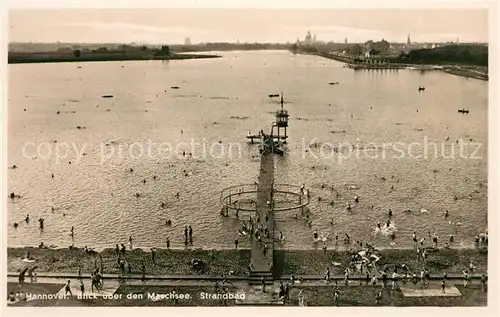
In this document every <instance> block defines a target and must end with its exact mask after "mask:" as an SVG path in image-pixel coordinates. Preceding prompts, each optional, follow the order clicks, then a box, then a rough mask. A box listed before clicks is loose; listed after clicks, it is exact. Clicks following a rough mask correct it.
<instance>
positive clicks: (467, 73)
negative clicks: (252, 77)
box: [298, 53, 489, 81]
mask: <svg viewBox="0 0 500 317" xmlns="http://www.w3.org/2000/svg"><path fill="white" fill-rule="evenodd" d="M298 54H304V55H316V56H320V57H323V58H327V59H332V60H335V61H338V62H342V63H345V64H346V65H347V66H350V65H353V64H352V61H351V59H350V58H348V57H342V56H337V55H334V54H328V53H298ZM420 66H423V67H434V66H440V67H442V68H440V69H429V70H425V69H424V70H421V71H442V72H445V73H447V74H450V75H456V76H460V77H464V78H473V79H478V80H483V81H489V76H488V74H484V73H481V72H478V71H473V70H468V69H464V68H462V67H460V66H441V65H434V64H422V65H420V64H403V63H389V64H387V67H384V66H383V65H382V66H381V65H373V66H370V65H363V64H361V65H359V69H368V70H385V69H387V70H393V69H408V68H410V67H420ZM464 67H470V65H464ZM349 68H353V67H349ZM353 69H355V70H357V68H356V67H354V68H353ZM417 71H418V69H417Z"/></svg>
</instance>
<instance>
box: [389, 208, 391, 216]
mask: <svg viewBox="0 0 500 317" xmlns="http://www.w3.org/2000/svg"><path fill="white" fill-rule="evenodd" d="M389 217H392V209H391V208H389Z"/></svg>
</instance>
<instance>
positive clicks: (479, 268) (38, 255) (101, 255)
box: [7, 248, 488, 277]
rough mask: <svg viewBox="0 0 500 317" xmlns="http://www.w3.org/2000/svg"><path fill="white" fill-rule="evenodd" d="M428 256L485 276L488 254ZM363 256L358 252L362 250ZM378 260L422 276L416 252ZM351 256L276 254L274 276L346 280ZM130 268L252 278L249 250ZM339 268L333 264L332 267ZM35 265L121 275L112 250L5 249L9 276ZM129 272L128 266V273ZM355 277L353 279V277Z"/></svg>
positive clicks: (138, 256)
mask: <svg viewBox="0 0 500 317" xmlns="http://www.w3.org/2000/svg"><path fill="white" fill-rule="evenodd" d="M427 250H428V251H429V252H428V257H427V260H426V265H425V266H426V268H427V269H428V270H429V272H430V273H431V274H440V275H442V274H443V272H444V271H446V272H447V273H448V274H449V275H452V274H461V273H462V270H465V269H468V268H469V264H470V263H471V262H472V263H474V265H475V267H476V270H475V272H477V273H481V272H482V273H487V269H488V251H487V249H436V250H434V251H433V250H432V249H429V248H428V249H427ZM358 251H359V250H358ZM28 252H30V255H31V257H33V258H34V259H35V260H36V261H35V262H33V263H26V262H23V261H21V259H22V258H24V257H25V256H26V255H27V253H28ZM377 253H378V255H379V256H380V260H379V262H377V265H378V266H379V267H383V266H384V265H387V266H388V267H400V266H401V265H402V264H406V265H407V267H408V268H410V269H411V270H412V271H415V272H419V271H420V270H421V269H422V268H423V262H422V260H418V259H417V256H416V252H415V250H412V249H392V250H378V252H377ZM351 256H352V253H351V252H349V251H336V250H328V251H327V252H324V251H323V250H275V251H274V267H275V276H276V277H279V276H285V275H291V274H295V275H296V276H301V275H324V273H325V269H326V267H327V266H329V267H330V268H331V273H332V275H342V274H343V272H344V268H345V267H347V266H349V263H350V261H351ZM120 258H122V259H124V260H125V261H126V262H127V263H128V264H130V266H131V270H130V273H126V274H138V273H140V269H139V268H140V265H141V264H142V263H144V264H145V266H146V274H147V275H153V276H154V275H209V276H222V275H228V274H229V272H230V271H231V272H232V273H231V274H230V275H234V276H242V275H246V274H247V273H248V271H247V268H248V266H249V264H250V261H251V251H250V250H248V249H247V250H239V249H238V250H235V249H230V250H217V251H215V250H199V249H195V250H190V249H187V250H167V249H156V256H155V262H154V263H153V261H152V257H151V252H144V251H143V250H141V249H133V250H129V249H128V250H127V251H125V253H121V256H120ZM192 259H198V260H201V261H203V262H204V263H205V264H206V266H205V268H204V269H203V270H201V271H195V270H194V269H193V268H192V265H191V260H192ZM334 262H336V263H338V264H337V265H333V264H332V263H334ZM30 265H31V266H33V265H36V266H37V271H39V272H58V273H73V274H76V273H77V272H78V267H79V266H81V267H82V275H85V274H87V275H88V274H90V272H92V271H93V270H94V269H95V267H101V266H102V268H103V272H104V273H105V274H118V273H120V268H119V265H118V261H117V254H116V252H115V250H114V249H109V248H108V249H105V250H103V251H101V252H85V251H84V250H83V249H79V248H74V249H68V248H66V249H58V250H51V249H45V248H44V249H40V248H7V272H18V271H19V270H21V269H22V268H25V267H26V266H30ZM126 271H127V272H128V266H127V270H126ZM353 276H355V275H353Z"/></svg>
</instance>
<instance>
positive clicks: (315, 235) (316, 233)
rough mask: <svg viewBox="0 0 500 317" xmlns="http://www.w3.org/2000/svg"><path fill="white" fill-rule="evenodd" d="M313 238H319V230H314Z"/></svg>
mask: <svg viewBox="0 0 500 317" xmlns="http://www.w3.org/2000/svg"><path fill="white" fill-rule="evenodd" d="M313 238H314V240H318V230H314V233H313Z"/></svg>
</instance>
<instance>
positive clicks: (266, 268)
mask: <svg viewBox="0 0 500 317" xmlns="http://www.w3.org/2000/svg"><path fill="white" fill-rule="evenodd" d="M273 182H274V159H273V154H269V153H264V154H262V155H261V159H260V173H259V179H258V183H259V185H258V186H259V187H258V192H257V212H256V213H257V215H258V217H259V218H260V223H261V224H263V225H264V226H266V216H267V230H269V239H266V237H263V238H262V242H259V241H258V240H257V239H255V238H253V239H252V247H251V249H252V254H251V261H252V264H253V267H254V274H255V275H257V274H259V273H267V274H269V273H271V271H272V264H273V253H274V243H273V241H274V221H273V210H272V201H273V198H272V188H273ZM264 243H267V246H268V249H267V252H266V255H264V252H263V248H262V246H263V245H264Z"/></svg>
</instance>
